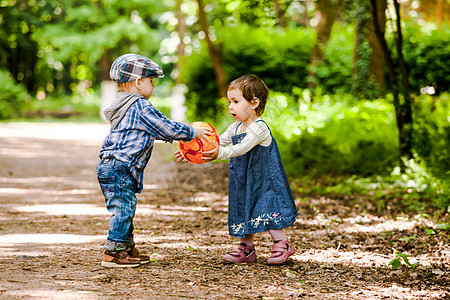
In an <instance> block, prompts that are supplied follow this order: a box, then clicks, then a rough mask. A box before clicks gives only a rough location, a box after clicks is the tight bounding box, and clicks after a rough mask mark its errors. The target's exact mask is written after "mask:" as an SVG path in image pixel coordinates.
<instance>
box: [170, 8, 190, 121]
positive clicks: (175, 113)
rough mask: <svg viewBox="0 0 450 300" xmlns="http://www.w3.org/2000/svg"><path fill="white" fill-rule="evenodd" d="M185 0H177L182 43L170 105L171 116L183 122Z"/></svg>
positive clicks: (184, 115) (179, 47)
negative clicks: (182, 75)
mask: <svg viewBox="0 0 450 300" xmlns="http://www.w3.org/2000/svg"><path fill="white" fill-rule="evenodd" d="M182 3H183V0H177V2H176V4H175V5H176V7H175V9H176V12H177V19H178V25H177V32H178V36H179V37H180V43H179V44H178V49H177V55H178V61H177V63H176V65H175V71H176V74H175V86H174V87H173V89H172V98H171V107H170V118H171V119H172V120H174V121H179V122H183V121H185V120H186V110H187V109H186V107H185V105H184V102H185V100H186V99H185V96H184V93H185V92H186V89H187V88H186V86H185V85H184V84H183V80H182V78H181V76H180V75H179V73H180V70H181V68H182V63H183V59H184V47H185V45H184V41H183V39H184V36H185V35H186V26H185V25H184V23H183V21H184V17H183V12H182V11H181V4H182Z"/></svg>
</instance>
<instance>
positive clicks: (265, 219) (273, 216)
mask: <svg viewBox="0 0 450 300" xmlns="http://www.w3.org/2000/svg"><path fill="white" fill-rule="evenodd" d="M282 220H283V217H282V216H281V214H280V213H276V212H273V213H270V214H269V213H265V214H262V215H260V216H258V217H256V218H253V219H251V220H250V221H247V222H243V223H239V224H232V225H230V228H231V229H232V232H233V233H235V234H236V233H239V232H240V231H242V232H245V229H246V224H248V226H249V227H253V228H258V227H259V225H260V224H261V223H263V225H269V224H270V222H273V223H274V224H278V223H280V222H281V221H282Z"/></svg>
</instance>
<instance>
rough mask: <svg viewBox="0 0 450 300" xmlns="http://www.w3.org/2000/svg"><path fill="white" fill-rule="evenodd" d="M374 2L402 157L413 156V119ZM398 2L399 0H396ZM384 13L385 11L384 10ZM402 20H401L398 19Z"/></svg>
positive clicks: (376, 26) (374, 13)
mask: <svg viewBox="0 0 450 300" xmlns="http://www.w3.org/2000/svg"><path fill="white" fill-rule="evenodd" d="M370 2H371V4H372V17H373V18H372V20H373V22H374V28H375V33H376V36H377V38H378V41H379V42H380V45H381V48H382V50H383V56H384V59H385V62H386V65H387V67H388V70H389V82H390V84H391V89H392V95H393V98H394V108H395V115H396V119H397V130H398V138H399V148H400V157H403V156H405V157H411V156H412V155H411V139H410V137H411V129H412V122H411V121H412V119H408V118H407V117H406V115H407V114H405V113H404V107H403V106H402V105H401V103H400V96H399V89H398V84H397V74H396V70H395V63H394V60H393V59H392V55H391V52H390V50H389V47H388V45H387V42H386V39H385V37H384V34H383V32H382V30H381V26H380V24H379V23H378V22H379V17H378V7H377V0H370ZM394 2H397V0H394ZM383 13H384V12H383ZM398 22H400V20H398Z"/></svg>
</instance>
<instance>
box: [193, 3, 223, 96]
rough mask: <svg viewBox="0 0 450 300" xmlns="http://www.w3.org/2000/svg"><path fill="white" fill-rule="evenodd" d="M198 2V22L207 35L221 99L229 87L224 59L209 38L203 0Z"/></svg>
mask: <svg viewBox="0 0 450 300" xmlns="http://www.w3.org/2000/svg"><path fill="white" fill-rule="evenodd" d="M197 2H198V20H199V23H200V27H201V28H202V30H203V32H204V33H205V40H206V45H207V47H208V53H209V57H210V58H211V62H212V65H213V69H214V75H215V76H216V82H217V89H218V93H219V96H220V97H226V96H227V87H226V83H225V72H224V70H223V66H222V57H221V54H220V52H219V51H218V50H217V48H216V47H215V46H214V44H213V42H212V41H211V38H210V37H209V29H208V23H207V21H206V15H205V9H204V6H203V0H197Z"/></svg>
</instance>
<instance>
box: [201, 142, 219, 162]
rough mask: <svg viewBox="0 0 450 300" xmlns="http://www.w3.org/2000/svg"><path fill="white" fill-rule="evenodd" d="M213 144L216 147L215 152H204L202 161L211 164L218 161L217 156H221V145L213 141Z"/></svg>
mask: <svg viewBox="0 0 450 300" xmlns="http://www.w3.org/2000/svg"><path fill="white" fill-rule="evenodd" d="M213 144H214V146H215V148H214V149H213V150H210V151H205V152H202V154H203V157H202V159H203V160H204V161H206V162H210V161H213V160H215V159H217V156H218V155H219V149H220V145H219V144H217V142H216V141H213Z"/></svg>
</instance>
